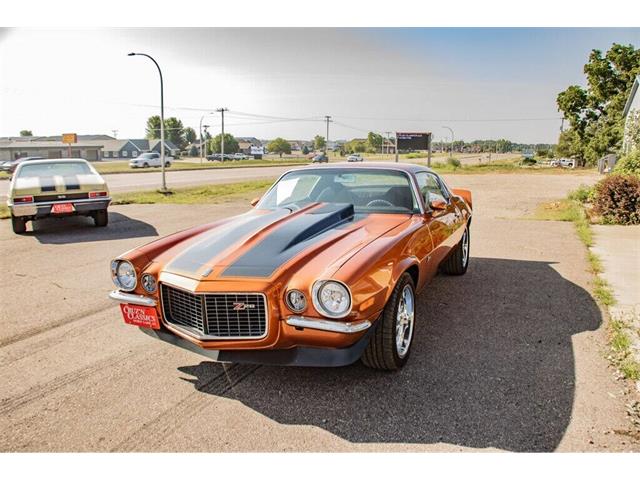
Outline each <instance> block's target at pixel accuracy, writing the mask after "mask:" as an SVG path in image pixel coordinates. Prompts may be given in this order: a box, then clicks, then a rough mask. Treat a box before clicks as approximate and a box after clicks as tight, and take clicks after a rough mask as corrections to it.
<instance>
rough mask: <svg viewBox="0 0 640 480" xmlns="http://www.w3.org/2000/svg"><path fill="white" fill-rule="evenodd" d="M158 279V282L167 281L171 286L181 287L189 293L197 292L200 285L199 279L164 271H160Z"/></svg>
mask: <svg viewBox="0 0 640 480" xmlns="http://www.w3.org/2000/svg"><path fill="white" fill-rule="evenodd" d="M157 280H158V284H160V283H166V284H167V285H169V286H171V287H175V288H180V289H182V290H184V291H185V292H189V293H196V288H198V285H200V281H199V280H194V279H193V278H189V277H183V276H182V275H177V274H175V273H171V272H164V271H163V272H160V275H158V278H157Z"/></svg>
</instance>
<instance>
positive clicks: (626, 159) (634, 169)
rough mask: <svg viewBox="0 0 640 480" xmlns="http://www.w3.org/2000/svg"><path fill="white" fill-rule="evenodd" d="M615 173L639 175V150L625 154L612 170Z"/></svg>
mask: <svg viewBox="0 0 640 480" xmlns="http://www.w3.org/2000/svg"><path fill="white" fill-rule="evenodd" d="M613 171H614V172H616V173H634V174H636V175H640V148H638V149H636V150H634V151H633V152H631V153H627V154H626V155H625V156H623V157H622V158H621V159H620V160H618V162H617V163H616V166H615V168H614V169H613Z"/></svg>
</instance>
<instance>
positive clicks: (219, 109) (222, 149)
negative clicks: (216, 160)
mask: <svg viewBox="0 0 640 480" xmlns="http://www.w3.org/2000/svg"><path fill="white" fill-rule="evenodd" d="M228 110H229V109H228V108H224V107H222V108H218V109H216V112H220V113H221V115H222V137H221V138H220V160H221V161H223V162H224V112H227V111H228Z"/></svg>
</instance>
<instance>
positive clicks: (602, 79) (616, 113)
mask: <svg viewBox="0 0 640 480" xmlns="http://www.w3.org/2000/svg"><path fill="white" fill-rule="evenodd" d="M584 73H585V75H586V79H587V88H586V89H585V88H582V87H580V86H578V85H571V86H569V87H568V88H567V89H566V90H564V91H563V92H560V93H559V94H558V98H557V104H558V109H559V110H560V111H561V112H562V113H563V114H564V116H565V118H566V119H567V120H568V121H569V124H570V126H571V128H570V130H567V132H568V131H571V133H570V134H566V135H564V139H563V138H562V137H563V135H561V139H560V141H559V150H558V152H560V150H562V151H569V150H570V151H573V152H574V153H575V155H574V156H575V158H576V159H578V162H579V164H580V165H584V164H585V163H587V164H591V165H592V164H595V163H596V161H597V160H598V159H599V158H600V157H602V156H604V155H606V154H607V153H613V152H615V151H617V150H619V149H620V146H621V143H622V135H623V122H624V119H623V118H622V110H623V109H624V105H625V103H626V100H627V98H628V96H629V92H630V90H631V87H632V85H633V81H634V79H635V77H636V76H637V75H638V74H640V50H636V49H635V48H634V47H633V45H620V44H616V43H614V44H613V45H612V46H611V48H610V49H609V50H608V51H607V53H606V54H605V55H604V56H603V55H602V52H601V51H600V50H592V51H591V53H590V54H589V60H588V62H587V63H586V64H585V66H584ZM560 144H562V147H561V148H560Z"/></svg>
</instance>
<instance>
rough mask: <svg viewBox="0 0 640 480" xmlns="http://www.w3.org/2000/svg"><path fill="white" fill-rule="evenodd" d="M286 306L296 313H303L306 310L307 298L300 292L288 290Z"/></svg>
mask: <svg viewBox="0 0 640 480" xmlns="http://www.w3.org/2000/svg"><path fill="white" fill-rule="evenodd" d="M286 300H287V306H288V307H289V308H290V309H291V311H293V312H296V313H301V312H304V310H305V309H306V308H307V298H306V297H305V296H304V293H302V292H301V291H300V290H289V291H288V292H287V297H286Z"/></svg>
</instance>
